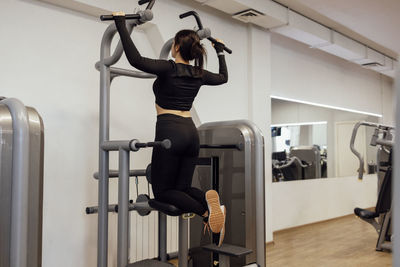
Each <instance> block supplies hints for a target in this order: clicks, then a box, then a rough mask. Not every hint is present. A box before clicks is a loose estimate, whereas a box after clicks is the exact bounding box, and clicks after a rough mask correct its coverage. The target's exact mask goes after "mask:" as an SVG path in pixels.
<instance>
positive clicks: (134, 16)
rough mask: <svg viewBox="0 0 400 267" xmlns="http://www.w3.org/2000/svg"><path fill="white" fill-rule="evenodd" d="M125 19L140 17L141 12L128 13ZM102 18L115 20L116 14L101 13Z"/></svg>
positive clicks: (102, 19) (103, 19)
mask: <svg viewBox="0 0 400 267" xmlns="http://www.w3.org/2000/svg"><path fill="white" fill-rule="evenodd" d="M125 19H140V15H139V14H126V15H125ZM100 20H101V21H105V20H114V16H113V15H101V16H100Z"/></svg>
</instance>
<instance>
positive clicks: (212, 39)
mask: <svg viewBox="0 0 400 267" xmlns="http://www.w3.org/2000/svg"><path fill="white" fill-rule="evenodd" d="M207 39H208V40H210V41H211V42H212V43H219V42H218V41H217V40H215V39H214V38H212V37H208V38H207ZM222 45H223V46H224V50H225V51H226V52H227V53H228V54H232V50H231V49H229V48H228V47H226V45H225V44H222Z"/></svg>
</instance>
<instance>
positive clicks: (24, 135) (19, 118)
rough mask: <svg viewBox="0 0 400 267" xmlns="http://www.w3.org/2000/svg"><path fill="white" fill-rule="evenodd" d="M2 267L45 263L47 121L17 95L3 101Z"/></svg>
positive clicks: (0, 147) (0, 153)
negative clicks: (44, 173)
mask: <svg viewBox="0 0 400 267" xmlns="http://www.w3.org/2000/svg"><path fill="white" fill-rule="evenodd" d="M0 138H1V142H0V158H1V162H0V199H1V201H0V212H1V216H0V251H1V253H0V267H10V266H13V267H40V266H42V213H43V153H44V150H43V147H44V128H43V121H42V118H41V117H40V115H39V114H38V112H37V111H36V110H35V109H34V108H31V107H26V106H25V105H24V104H23V103H22V102H21V101H19V100H17V99H15V98H9V99H4V98H3V99H2V100H1V101H0Z"/></svg>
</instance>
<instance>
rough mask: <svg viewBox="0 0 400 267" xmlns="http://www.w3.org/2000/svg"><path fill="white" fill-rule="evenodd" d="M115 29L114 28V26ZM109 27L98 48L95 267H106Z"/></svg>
mask: <svg viewBox="0 0 400 267" xmlns="http://www.w3.org/2000/svg"><path fill="white" fill-rule="evenodd" d="M114 27H115V26H114ZM111 28H112V25H110V26H109V27H108V28H107V30H106V32H105V33H104V35H103V38H102V41H101V48H100V59H101V63H102V64H100V67H99V70H100V107H99V113H100V118H99V188H98V192H99V193H98V194H99V195H98V199H99V200H98V203H99V210H98V212H99V215H98V227H97V236H98V238H97V266H98V267H107V261H108V260H107V258H108V257H107V255H108V191H109V185H108V169H109V154H108V151H106V150H103V149H102V148H101V145H102V143H103V142H105V141H108V140H109V132H110V125H109V124H110V83H111V76H110V68H109V67H107V66H106V64H105V62H104V58H107V57H109V56H110V50H111V48H110V47H111V40H112V37H113V35H114V33H115V31H114V32H112V30H111Z"/></svg>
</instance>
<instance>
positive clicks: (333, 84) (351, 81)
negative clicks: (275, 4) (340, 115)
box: [272, 34, 392, 114]
mask: <svg viewBox="0 0 400 267" xmlns="http://www.w3.org/2000/svg"><path fill="white" fill-rule="evenodd" d="M272 64H273V68H272V95H276V96H281V97H287V98H292V99H298V100H304V101H310V102H314V103H319V104H325V105H332V106H337V107H342V108H349V109H355V110H359V111H367V112H372V113H378V114H382V110H383V107H382V103H381V101H377V100H380V99H381V95H382V90H384V88H385V89H387V87H392V85H389V86H387V85H386V84H385V83H391V82H390V80H389V79H388V78H381V77H384V76H383V75H381V74H379V73H376V72H374V71H371V70H368V69H363V68H360V66H358V65H356V64H353V63H350V62H348V61H345V60H343V59H341V58H338V57H335V56H333V55H330V54H327V53H325V52H323V51H320V50H318V49H310V48H309V47H308V46H306V45H304V44H302V43H299V42H297V41H293V40H291V39H288V38H286V37H283V36H281V35H278V34H273V35H272ZM385 94H386V92H385Z"/></svg>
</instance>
